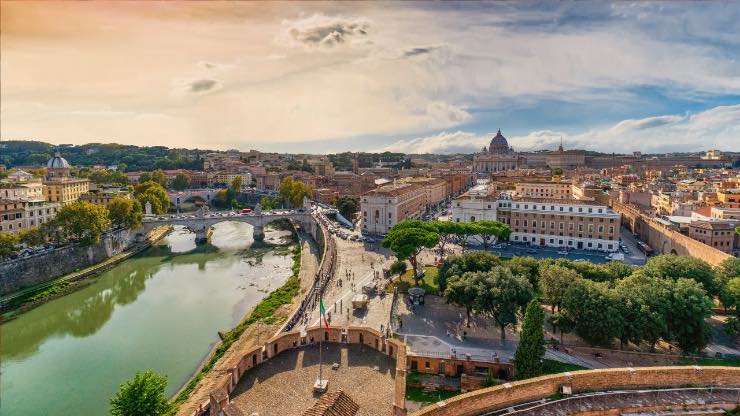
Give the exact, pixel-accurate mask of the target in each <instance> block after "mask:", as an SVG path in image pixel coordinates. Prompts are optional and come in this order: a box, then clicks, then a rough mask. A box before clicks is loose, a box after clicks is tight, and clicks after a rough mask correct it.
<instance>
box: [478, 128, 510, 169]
mask: <svg viewBox="0 0 740 416" xmlns="http://www.w3.org/2000/svg"><path fill="white" fill-rule="evenodd" d="M518 167H519V156H517V154H516V153H514V150H513V149H512V148H511V147H509V142H508V141H506V138H505V137H504V136H503V135H502V134H501V130H499V131H498V132H497V133H496V136H494V137H493V139H491V143H490V145H489V146H488V149H486V147H485V146H484V147H483V151H481V152H480V153H476V154H475V155H473V172H475V173H477V174H478V175H479V176H488V175H490V174H492V173H496V172H504V171H507V170H515V169H517V168H518Z"/></svg>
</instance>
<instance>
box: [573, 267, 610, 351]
mask: <svg viewBox="0 0 740 416" xmlns="http://www.w3.org/2000/svg"><path fill="white" fill-rule="evenodd" d="M562 306H563V310H564V314H565V315H566V316H567V317H568V318H569V319H571V320H572V321H573V322H574V323H575V326H574V328H573V329H574V331H575V333H576V334H577V335H578V336H580V337H581V338H582V339H583V340H584V341H586V342H588V343H589V344H591V345H604V346H609V345H611V342H612V340H613V339H614V338H616V337H617V336H618V335H619V334H620V331H621V326H622V318H621V316H620V314H619V309H618V308H617V299H616V296H614V294H613V293H612V292H611V291H610V289H609V286H607V284H606V283H596V282H592V281H590V280H587V279H580V280H578V281H577V282H575V283H574V284H573V285H571V286H570V288H569V289H568V292H567V294H566V296H565V298H564V299H563V305H562Z"/></svg>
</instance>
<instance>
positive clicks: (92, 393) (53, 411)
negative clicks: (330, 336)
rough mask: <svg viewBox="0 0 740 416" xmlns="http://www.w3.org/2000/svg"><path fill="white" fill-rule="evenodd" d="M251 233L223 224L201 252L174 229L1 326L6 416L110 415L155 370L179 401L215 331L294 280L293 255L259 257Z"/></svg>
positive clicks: (1, 401)
mask: <svg viewBox="0 0 740 416" xmlns="http://www.w3.org/2000/svg"><path fill="white" fill-rule="evenodd" d="M275 233H279V232H275ZM251 235H252V232H251V229H250V226H248V225H246V224H243V223H234V222H224V223H220V224H217V225H216V226H215V227H214V233H213V236H212V239H211V240H212V241H211V244H209V245H202V246H198V247H196V245H195V242H194V239H195V236H194V235H193V234H191V233H189V232H187V231H186V230H184V229H182V228H176V229H175V230H174V231H173V232H172V233H170V234H169V235H168V236H167V237H166V238H165V239H163V240H162V241H161V242H160V243H158V244H156V245H154V246H152V247H150V248H148V249H146V250H144V251H143V252H141V253H139V254H138V255H136V256H134V257H132V258H131V259H128V260H126V261H124V262H122V263H121V264H119V265H117V266H115V267H114V268H112V269H111V270H109V271H107V272H104V273H103V274H102V275H101V276H100V278H99V279H98V280H97V281H95V283H93V284H91V285H90V286H88V287H85V288H84V289H81V290H79V291H77V292H74V293H72V294H69V295H67V296H64V297H62V298H59V299H56V300H53V301H51V302H48V303H46V304H44V305H42V306H40V307H38V308H36V309H34V310H32V311H30V312H28V313H25V314H23V315H21V316H20V317H18V318H17V319H15V320H12V321H10V322H8V323H6V324H3V325H2V326H1V327H0V348H1V349H0V359H1V360H2V363H1V364H0V369H1V370H2V374H1V375H0V377H1V378H0V414H2V415H3V416H15V415H18V416H20V415H23V416H34V415H39V416H41V415H48V416H55V415H73V414H74V415H105V414H108V411H109V400H110V398H111V397H112V396H113V395H114V394H115V393H116V391H117V390H118V386H119V384H121V383H123V382H124V381H125V380H127V379H130V378H132V377H133V375H134V373H135V372H136V371H137V370H146V369H149V368H152V369H154V370H155V371H157V372H159V373H161V374H166V375H167V376H168V379H169V383H168V385H167V394H168V395H172V394H174V393H175V391H176V390H178V389H179V387H180V386H181V385H183V384H184V383H185V382H186V381H187V380H188V379H189V377H190V376H191V375H192V374H193V372H194V371H195V370H196V369H197V367H198V366H199V364H200V363H201V362H202V360H203V359H204V358H205V356H206V355H207V354H208V352H209V351H210V350H211V348H212V347H213V345H214V344H215V343H216V342H217V341H218V334H217V331H218V330H228V329H230V328H232V327H233V326H234V325H235V324H236V323H238V322H239V321H240V320H241V318H242V317H243V316H244V315H245V314H246V313H247V312H249V310H250V309H251V308H252V307H253V306H254V305H256V304H257V303H258V302H259V301H260V300H261V299H262V298H264V297H265V296H267V294H268V293H269V292H270V291H272V290H274V289H276V288H278V287H280V286H281V285H282V284H283V283H284V282H285V281H286V280H287V278H288V277H289V276H290V274H291V270H290V268H291V265H292V259H291V257H290V256H289V255H279V254H278V253H276V252H275V251H274V250H265V249H262V250H252V249H251V248H250V246H251V243H252V238H251ZM274 236H275V234H273V235H272V237H274ZM268 237H271V236H270V234H269V233H268Z"/></svg>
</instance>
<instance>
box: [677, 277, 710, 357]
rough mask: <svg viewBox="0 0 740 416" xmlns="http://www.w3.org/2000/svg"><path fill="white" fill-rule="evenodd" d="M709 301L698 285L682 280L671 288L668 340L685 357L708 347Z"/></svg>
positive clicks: (699, 284) (701, 287) (700, 285)
mask: <svg viewBox="0 0 740 416" xmlns="http://www.w3.org/2000/svg"><path fill="white" fill-rule="evenodd" d="M711 307H712V300H711V299H710V298H709V296H707V292H706V291H705V290H704V287H703V286H702V284H701V283H699V282H698V281H696V280H693V279H686V278H681V279H678V280H676V282H675V284H674V286H673V293H672V303H671V308H670V311H669V314H668V317H667V321H668V331H669V332H670V334H671V339H672V340H674V341H675V342H676V344H678V346H679V348H681V350H682V351H684V352H686V353H698V352H699V351H701V350H702V349H704V347H706V346H707V344H708V343H709V339H710V328H709V324H708V323H707V318H709V316H710V315H711Z"/></svg>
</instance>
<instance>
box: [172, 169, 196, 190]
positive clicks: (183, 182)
mask: <svg viewBox="0 0 740 416" xmlns="http://www.w3.org/2000/svg"><path fill="white" fill-rule="evenodd" d="M191 182H192V178H191V177H190V175H188V174H187V173H185V172H179V173H178V174H177V175H175V179H173V180H172V187H173V188H175V189H176V190H178V191H182V190H185V189H188V187H190V183H191Z"/></svg>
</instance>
